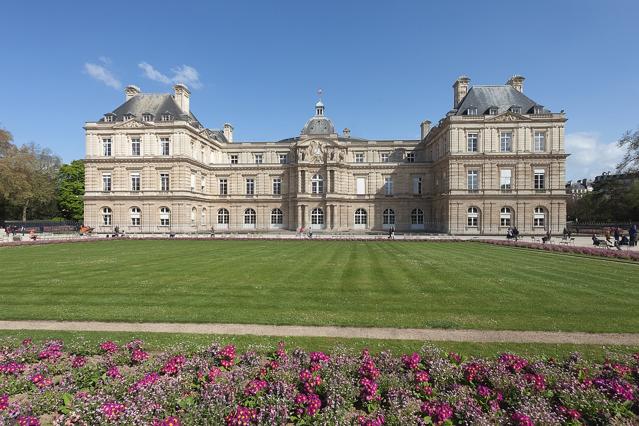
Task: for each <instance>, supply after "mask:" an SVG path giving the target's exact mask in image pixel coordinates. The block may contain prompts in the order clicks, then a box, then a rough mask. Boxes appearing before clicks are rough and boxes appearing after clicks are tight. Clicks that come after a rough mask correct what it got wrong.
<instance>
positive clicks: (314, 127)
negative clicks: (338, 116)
mask: <svg viewBox="0 0 639 426" xmlns="http://www.w3.org/2000/svg"><path fill="white" fill-rule="evenodd" d="M333 133H335V126H333V122H332V121H331V120H330V119H329V118H328V117H323V116H322V117H319V116H315V117H313V118H311V119H310V120H308V121H307V122H306V124H305V125H304V128H303V129H302V134H303V135H330V134H333Z"/></svg>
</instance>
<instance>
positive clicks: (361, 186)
mask: <svg viewBox="0 0 639 426" xmlns="http://www.w3.org/2000/svg"><path fill="white" fill-rule="evenodd" d="M355 193H356V194H357V195H366V178H365V177H356V178H355Z"/></svg>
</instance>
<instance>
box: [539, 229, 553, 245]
mask: <svg viewBox="0 0 639 426" xmlns="http://www.w3.org/2000/svg"><path fill="white" fill-rule="evenodd" d="M551 238H552V235H551V234H550V230H548V232H546V235H544V236H543V237H541V242H542V243H544V244H546V243H548V242H550V239H551Z"/></svg>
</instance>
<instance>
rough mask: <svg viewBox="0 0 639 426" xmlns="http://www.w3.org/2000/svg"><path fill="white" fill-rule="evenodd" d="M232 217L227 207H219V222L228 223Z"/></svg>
mask: <svg viewBox="0 0 639 426" xmlns="http://www.w3.org/2000/svg"><path fill="white" fill-rule="evenodd" d="M230 217H231V215H230V214H229V211H228V210H226V209H219V210H218V211H217V223H219V224H220V225H228V224H229V219H230Z"/></svg>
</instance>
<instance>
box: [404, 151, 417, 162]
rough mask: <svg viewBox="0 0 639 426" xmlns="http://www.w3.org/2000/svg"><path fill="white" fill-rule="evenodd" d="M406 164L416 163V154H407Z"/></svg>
mask: <svg viewBox="0 0 639 426" xmlns="http://www.w3.org/2000/svg"><path fill="white" fill-rule="evenodd" d="M406 162H407V163H414V162H415V153H414V152H407V153H406Z"/></svg>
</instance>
